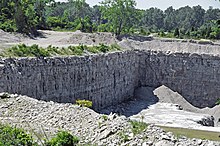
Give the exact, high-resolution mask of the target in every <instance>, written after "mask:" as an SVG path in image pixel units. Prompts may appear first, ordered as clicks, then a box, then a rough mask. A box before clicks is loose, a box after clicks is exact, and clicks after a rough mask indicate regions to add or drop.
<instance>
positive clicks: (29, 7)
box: [0, 0, 220, 39]
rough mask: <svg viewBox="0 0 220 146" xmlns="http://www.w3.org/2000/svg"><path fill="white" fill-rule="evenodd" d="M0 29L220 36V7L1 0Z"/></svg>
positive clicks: (120, 0) (119, 0)
mask: <svg viewBox="0 0 220 146" xmlns="http://www.w3.org/2000/svg"><path fill="white" fill-rule="evenodd" d="M0 29H3V30H4V31H9V32H13V31H17V32H21V33H26V34H37V29H52V30H70V31H75V30H81V31H83V32H97V31H99V32H112V33H115V34H116V35H121V34H134V33H135V34H143V35H146V34H150V33H153V34H155V33H157V34H158V35H159V36H162V37H178V38H207V39H220V9H214V8H212V7H210V8H209V9H208V10H204V9H203V8H202V7H201V6H199V5H198V6H193V7H189V6H185V7H181V8H179V9H174V8H173V7H169V8H167V9H166V10H165V11H163V10H160V9H158V8H149V9H146V10H140V9H137V8H136V1H135V0H103V1H102V2H101V3H100V5H96V6H94V7H90V6H89V4H87V3H86V1H85V0H68V2H54V1H53V0H1V1H0Z"/></svg>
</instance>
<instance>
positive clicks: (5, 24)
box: [0, 0, 53, 35]
mask: <svg viewBox="0 0 220 146" xmlns="http://www.w3.org/2000/svg"><path fill="white" fill-rule="evenodd" d="M51 1H53V0H2V1H1V2H0V28H1V29H3V30H5V31H18V32H21V33H26V34H30V33H31V34H34V35H35V34H37V32H36V30H37V28H45V25H46V24H45V6H46V5H47V4H49V3H50V2H51Z"/></svg>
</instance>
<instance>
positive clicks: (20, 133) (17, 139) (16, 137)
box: [0, 124, 37, 146]
mask: <svg viewBox="0 0 220 146" xmlns="http://www.w3.org/2000/svg"><path fill="white" fill-rule="evenodd" d="M12 145H13V146H21V145H25V146H36V145H37V144H36V143H35V142H34V140H33V138H32V136H31V135H29V134H26V133H25V132H24V130H22V129H19V128H16V127H11V126H8V125H2V124H0V146H12Z"/></svg>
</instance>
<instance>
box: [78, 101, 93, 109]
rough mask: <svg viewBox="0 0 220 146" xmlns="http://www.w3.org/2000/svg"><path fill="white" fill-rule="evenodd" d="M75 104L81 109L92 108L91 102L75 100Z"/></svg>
mask: <svg viewBox="0 0 220 146" xmlns="http://www.w3.org/2000/svg"><path fill="white" fill-rule="evenodd" d="M76 104H77V105H79V106H83V107H88V108H91V107H92V101H89V100H76Z"/></svg>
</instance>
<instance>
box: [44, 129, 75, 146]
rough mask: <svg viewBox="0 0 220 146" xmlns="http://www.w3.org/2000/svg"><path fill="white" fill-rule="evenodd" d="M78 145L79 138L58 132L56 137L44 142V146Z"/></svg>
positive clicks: (64, 132)
mask: <svg viewBox="0 0 220 146" xmlns="http://www.w3.org/2000/svg"><path fill="white" fill-rule="evenodd" d="M78 143H79V138H78V137H76V136H73V135H71V134H70V133H69V132H66V131H60V132H58V133H57V135H56V137H54V138H52V139H51V140H50V141H48V142H46V144H45V145H46V146H75V145H77V144H78Z"/></svg>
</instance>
